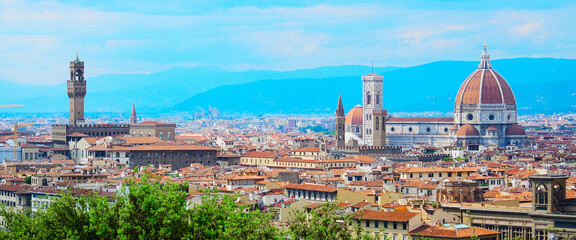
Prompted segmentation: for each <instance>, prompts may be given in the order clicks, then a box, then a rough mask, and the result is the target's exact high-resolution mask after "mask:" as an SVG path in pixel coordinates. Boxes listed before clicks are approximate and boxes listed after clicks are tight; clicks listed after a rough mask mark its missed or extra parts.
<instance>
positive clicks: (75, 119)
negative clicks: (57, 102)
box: [67, 53, 86, 126]
mask: <svg viewBox="0 0 576 240" xmlns="http://www.w3.org/2000/svg"><path fill="white" fill-rule="evenodd" d="M67 85H68V89H67V92H68V98H69V100H70V106H69V107H70V115H69V120H70V125H71V126H80V125H84V123H85V122H84V97H86V80H85V79H84V62H83V61H80V59H78V53H76V59H74V61H71V62H70V80H68V82H67Z"/></svg>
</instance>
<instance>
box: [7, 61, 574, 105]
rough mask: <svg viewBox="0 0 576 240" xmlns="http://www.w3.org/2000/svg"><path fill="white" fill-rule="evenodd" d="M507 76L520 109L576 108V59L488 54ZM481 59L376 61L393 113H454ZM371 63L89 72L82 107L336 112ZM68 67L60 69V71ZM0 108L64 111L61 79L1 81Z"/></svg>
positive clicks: (353, 96)
mask: <svg viewBox="0 0 576 240" xmlns="http://www.w3.org/2000/svg"><path fill="white" fill-rule="evenodd" d="M491 62H492V65H493V67H494V68H495V69H496V70H497V71H498V72H499V73H500V74H502V76H504V78H505V79H506V80H507V81H508V82H509V83H510V85H511V86H512V89H513V91H514V94H515V95H516V99H517V103H518V108H519V110H520V113H539V112H543V113H554V112H569V111H575V110H576V86H575V85H576V60H566V59H550V58H539V59H533V58H517V59H502V60H493V61H491ZM478 63H479V61H474V62H464V61H440V62H433V63H429V64H424V65H419V66H414V67H407V68H396V67H386V68H375V69H374V72H375V73H378V74H383V75H384V92H385V95H384V101H385V102H384V103H385V107H386V108H387V109H388V110H389V111H390V112H421V111H437V112H451V111H453V108H454V97H455V95H456V92H457V91H458V89H459V87H460V84H462V82H463V81H464V79H466V77H467V76H468V75H469V74H470V73H472V71H474V69H476V68H477V66H478ZM370 71H371V68H370V67H369V66H328V67H321V68H315V69H304V70H297V71H242V72H232V71H225V70H223V69H220V68H215V67H195V68H174V69H170V70H167V71H163V72H158V73H153V74H110V75H102V76H97V77H91V78H89V79H88V94H87V96H86V111H87V112H126V113H129V111H130V109H131V105H132V103H135V104H136V107H137V110H138V111H139V112H140V113H145V112H148V113H151V112H172V111H175V112H194V111H198V109H199V108H203V109H207V108H208V106H213V107H217V108H219V109H221V110H222V111H224V112H228V113H330V114H331V113H333V112H334V110H335V107H336V100H337V97H338V93H339V92H342V97H343V101H344V107H345V108H346V110H348V109H350V108H352V107H353V106H355V105H357V104H361V102H362V99H361V91H362V89H361V88H362V82H361V76H362V75H364V74H366V73H370ZM65 75H66V74H63V77H65ZM0 84H1V86H2V88H0V104H12V103H19V104H25V107H24V108H15V109H3V110H2V111H19V112H20V111H25V112H59V113H66V112H67V110H68V109H67V108H68V98H67V95H66V85H65V83H61V84H57V85H31V84H20V83H14V82H7V81H0Z"/></svg>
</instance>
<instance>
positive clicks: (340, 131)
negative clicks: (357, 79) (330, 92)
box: [335, 95, 346, 149]
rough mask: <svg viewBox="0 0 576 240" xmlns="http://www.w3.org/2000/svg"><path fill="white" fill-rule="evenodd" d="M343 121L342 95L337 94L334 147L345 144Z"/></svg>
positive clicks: (344, 120)
mask: <svg viewBox="0 0 576 240" xmlns="http://www.w3.org/2000/svg"><path fill="white" fill-rule="evenodd" d="M345 122H346V116H345V115H344V106H342V95H339V96H338V107H336V124H335V129H336V131H335V132H336V149H342V148H344V146H345V145H346V139H345V135H344V134H345V132H346V131H345V128H344V126H345Z"/></svg>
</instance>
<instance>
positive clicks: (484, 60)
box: [478, 43, 492, 69]
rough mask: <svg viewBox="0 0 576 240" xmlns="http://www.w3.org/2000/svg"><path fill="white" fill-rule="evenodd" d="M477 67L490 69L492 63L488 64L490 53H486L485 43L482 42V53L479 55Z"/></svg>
mask: <svg viewBox="0 0 576 240" xmlns="http://www.w3.org/2000/svg"><path fill="white" fill-rule="evenodd" d="M478 69H492V64H490V55H489V54H488V51H486V43H484V51H482V55H481V56H480V64H479V65H478Z"/></svg>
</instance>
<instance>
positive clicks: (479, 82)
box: [455, 68, 516, 105]
mask: <svg viewBox="0 0 576 240" xmlns="http://www.w3.org/2000/svg"><path fill="white" fill-rule="evenodd" d="M455 104H456V105H461V104H508V105H516V100H515V98H514V93H512V89H511V88H510V86H509V85H508V82H506V80H504V78H503V77H502V76H501V75H500V74H499V73H498V72H496V71H495V70H493V69H492V68H487V69H477V70H475V71H474V72H473V73H472V74H470V76H469V77H468V78H466V80H464V82H463V83H462V85H461V86H460V90H458V94H457V95H456V103H455Z"/></svg>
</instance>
